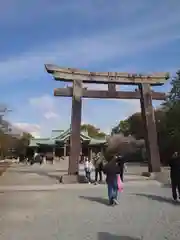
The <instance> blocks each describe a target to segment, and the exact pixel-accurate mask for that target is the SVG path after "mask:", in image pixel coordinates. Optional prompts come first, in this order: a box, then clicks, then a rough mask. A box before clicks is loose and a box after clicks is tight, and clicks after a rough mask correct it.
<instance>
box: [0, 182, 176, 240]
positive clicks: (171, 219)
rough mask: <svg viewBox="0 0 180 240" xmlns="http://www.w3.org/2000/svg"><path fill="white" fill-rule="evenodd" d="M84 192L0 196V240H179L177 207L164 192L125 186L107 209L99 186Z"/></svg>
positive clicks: (33, 192) (8, 193) (103, 187)
mask: <svg viewBox="0 0 180 240" xmlns="http://www.w3.org/2000/svg"><path fill="white" fill-rule="evenodd" d="M81 186H82V185H81ZM86 186H87V187H86V188H77V187H76V188H70V187H69V188H67V189H60V190H58V191H53V192H52V191H46V192H44V191H36V192H35V191H30V192H5V193H0V213H1V214H0V233H1V235H0V239H1V240H14V239H18V240H25V239H26V240H32V239H33V240H36V239H37V240H55V239H67V240H71V239H72V240H86V239H88V240H90V239H93V240H97V239H98V240H106V239H108V240H116V239H121V240H123V239H124V240H125V239H126V240H135V239H145V240H161V239H162V240H163V239H169V240H179V239H180V205H178V204H174V203H173V202H172V201H171V191H170V189H169V188H160V187H158V186H156V185H149V184H148V182H147V183H146V185H143V186H139V183H136V184H135V185H132V186H130V185H129V186H126V187H125V190H124V192H123V193H122V194H121V196H120V204H119V206H116V207H109V206H107V193H106V188H105V186H104V185H101V186H92V187H91V188H89V185H86Z"/></svg>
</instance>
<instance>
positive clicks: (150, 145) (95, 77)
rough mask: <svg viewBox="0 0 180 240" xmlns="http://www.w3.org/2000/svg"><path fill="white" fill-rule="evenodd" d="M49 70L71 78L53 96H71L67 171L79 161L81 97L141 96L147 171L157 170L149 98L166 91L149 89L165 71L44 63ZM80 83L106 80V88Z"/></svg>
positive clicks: (164, 77)
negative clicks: (135, 71)
mask: <svg viewBox="0 0 180 240" xmlns="http://www.w3.org/2000/svg"><path fill="white" fill-rule="evenodd" d="M45 68H46V70H47V72H48V73H50V74H52V76H53V78H54V79H55V80H57V81H64V82H73V86H72V87H66V88H57V89H54V96H59V97H72V115H71V140H70V158H69V168H68V174H69V175H77V174H78V162H79V155H80V151H81V142H80V132H81V129H80V128H81V108H82V98H106V99H110V98H111V99H140V103H141V112H142V118H143V121H144V126H145V133H146V134H145V142H146V148H147V155H148V163H149V171H150V172H159V171H160V169H161V168H160V156H159V149H158V143H157V132H156V123H155V118H154V110H153V106H152V100H153V99H154V100H165V98H166V94H165V93H162V92H155V91H152V90H151V86H158V85H159V86H161V85H163V84H164V83H165V81H166V80H167V79H168V78H169V74H168V73H156V74H149V75H145V74H130V73H122V72H89V71H85V70H79V69H73V68H61V67H58V66H56V65H52V64H46V65H45ZM83 83H89V84H91V83H94V84H107V85H108V90H92V89H91V90H90V89H87V88H84V87H83ZM122 84H125V85H137V86H138V90H135V91H117V90H116V85H122Z"/></svg>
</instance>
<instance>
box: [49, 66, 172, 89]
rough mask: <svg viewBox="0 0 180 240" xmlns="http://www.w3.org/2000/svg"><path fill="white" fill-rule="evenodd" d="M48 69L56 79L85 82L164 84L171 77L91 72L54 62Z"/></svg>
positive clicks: (164, 75) (165, 75)
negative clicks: (59, 65) (57, 64)
mask: <svg viewBox="0 0 180 240" xmlns="http://www.w3.org/2000/svg"><path fill="white" fill-rule="evenodd" d="M45 68H46V71H47V72H48V73H50V74H52V75H53V77H54V79H55V80H59V81H65V82H72V81H73V80H81V81H82V82H85V83H102V84H108V83H115V84H130V85H131V84H142V83H148V84H150V85H163V84H164V83H165V82H166V80H167V79H169V73H156V74H150V75H144V74H130V73H126V72H124V73H123V72H89V71H86V70H79V69H74V68H61V67H58V66H56V65H52V64H45Z"/></svg>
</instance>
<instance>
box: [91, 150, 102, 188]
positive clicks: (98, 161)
mask: <svg viewBox="0 0 180 240" xmlns="http://www.w3.org/2000/svg"><path fill="white" fill-rule="evenodd" d="M93 165H94V167H95V184H98V176H99V183H101V182H102V173H103V171H102V170H103V155H102V153H101V152H98V153H97V154H94V156H93Z"/></svg>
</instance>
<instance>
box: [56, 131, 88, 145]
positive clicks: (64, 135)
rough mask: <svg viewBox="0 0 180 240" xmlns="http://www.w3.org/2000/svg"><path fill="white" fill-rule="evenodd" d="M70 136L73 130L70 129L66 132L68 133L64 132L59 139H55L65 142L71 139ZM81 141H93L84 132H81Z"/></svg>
mask: <svg viewBox="0 0 180 240" xmlns="http://www.w3.org/2000/svg"><path fill="white" fill-rule="evenodd" d="M70 134H71V129H70V128H69V129H68V130H66V131H64V132H63V133H62V134H60V135H59V136H58V137H56V138H55V139H56V141H62V142H63V141H65V140H66V139H67V138H69V137H70ZM80 137H81V139H82V140H83V141H90V140H91V138H90V137H89V136H87V134H86V133H84V132H81V136H80Z"/></svg>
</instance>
